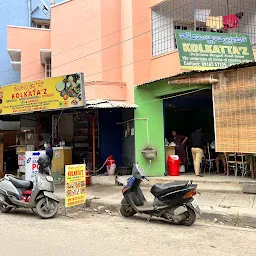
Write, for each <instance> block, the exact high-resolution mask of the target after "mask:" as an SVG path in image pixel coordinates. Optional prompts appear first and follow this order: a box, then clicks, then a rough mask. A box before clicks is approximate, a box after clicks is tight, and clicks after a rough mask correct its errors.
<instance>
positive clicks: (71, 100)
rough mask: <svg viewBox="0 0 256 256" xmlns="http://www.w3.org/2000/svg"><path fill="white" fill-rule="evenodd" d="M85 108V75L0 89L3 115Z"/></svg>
mask: <svg viewBox="0 0 256 256" xmlns="http://www.w3.org/2000/svg"><path fill="white" fill-rule="evenodd" d="M84 105H85V93H84V81H83V74H82V73H76V74H71V75H65V76H59V77H51V78H46V79H43V80H37V81H33V82H27V83H21V84H11V85H6V86H2V87H0V115H6V114H18V113H28V112H34V111H42V110H45V111H46V110H51V109H65V108H73V107H81V106H84Z"/></svg>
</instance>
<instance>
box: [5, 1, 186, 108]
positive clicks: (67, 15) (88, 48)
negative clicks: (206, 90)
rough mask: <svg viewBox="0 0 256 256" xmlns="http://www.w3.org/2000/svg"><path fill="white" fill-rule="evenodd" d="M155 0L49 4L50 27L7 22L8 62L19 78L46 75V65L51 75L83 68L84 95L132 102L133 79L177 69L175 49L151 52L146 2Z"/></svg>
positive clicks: (147, 78) (152, 77)
mask: <svg viewBox="0 0 256 256" xmlns="http://www.w3.org/2000/svg"><path fill="white" fill-rule="evenodd" d="M158 2H161V1H156V0H155V1H153V0H141V1H134V0H133V1H123V0H108V1H106V0H95V1H89V0H70V1H65V2H64V3H62V4H57V5H53V6H52V7H51V26H50V30H47V29H38V28H26V27H15V26H8V52H9V54H10V58H11V61H12V64H13V67H14V68H15V69H16V70H20V71H21V82H25V81H32V80H36V79H41V78H45V77H47V76H49V73H48V72H47V70H48V69H50V76H59V75H63V74H68V73H75V72H83V73H84V75H85V82H89V83H88V86H87V87H86V88H87V99H108V100H122V101H129V102H131V103H132V102H133V101H134V93H133V92H134V90H133V88H134V86H135V85H137V84H141V83H145V82H147V81H151V80H157V79H161V78H163V77H168V76H171V75H175V74H177V73H180V72H181V70H180V65H179V58H178V53H177V51H176V50H174V51H172V52H169V53H168V54H164V55H160V56H157V57H152V43H151V42H152V33H151V30H152V25H151V7H152V6H153V5H156V4H158ZM48 62H50V65H48ZM170 64H171V65H170Z"/></svg>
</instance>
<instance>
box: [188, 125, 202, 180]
mask: <svg viewBox="0 0 256 256" xmlns="http://www.w3.org/2000/svg"><path fill="white" fill-rule="evenodd" d="M190 146H191V151H192V156H193V161H194V169H195V174H196V176H200V177H202V175H201V174H200V165H201V162H202V159H203V156H204V148H205V146H206V140H205V137H204V134H203V132H202V128H200V129H198V130H196V131H195V132H194V133H192V135H191V137H190Z"/></svg>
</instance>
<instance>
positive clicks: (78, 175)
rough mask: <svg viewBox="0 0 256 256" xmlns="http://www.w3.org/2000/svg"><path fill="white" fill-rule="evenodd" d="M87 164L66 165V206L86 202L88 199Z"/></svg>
mask: <svg viewBox="0 0 256 256" xmlns="http://www.w3.org/2000/svg"><path fill="white" fill-rule="evenodd" d="M85 171H86V168H85V164H73V165H66V166H65V179H66V182H65V195H66V196H65V197H66V199H65V207H66V208H68V207H71V206H76V205H80V204H85V200H86V182H85V179H86V173H85Z"/></svg>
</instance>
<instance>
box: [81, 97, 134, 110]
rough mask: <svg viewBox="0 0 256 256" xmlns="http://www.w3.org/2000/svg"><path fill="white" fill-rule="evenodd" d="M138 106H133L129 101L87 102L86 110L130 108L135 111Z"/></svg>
mask: <svg viewBox="0 0 256 256" xmlns="http://www.w3.org/2000/svg"><path fill="white" fill-rule="evenodd" d="M137 107H138V106H137V105H136V104H132V103H130V102H128V101H117V100H100V99H95V100H87V101H86V108H94V109H97V108H130V109H134V108H137Z"/></svg>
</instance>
